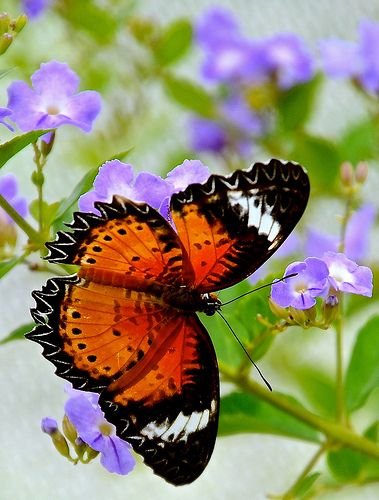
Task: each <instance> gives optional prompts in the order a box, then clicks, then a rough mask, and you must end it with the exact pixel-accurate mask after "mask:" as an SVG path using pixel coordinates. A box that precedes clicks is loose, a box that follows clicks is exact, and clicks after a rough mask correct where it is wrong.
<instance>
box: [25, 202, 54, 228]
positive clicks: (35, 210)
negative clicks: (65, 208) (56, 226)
mask: <svg viewBox="0 0 379 500" xmlns="http://www.w3.org/2000/svg"><path fill="white" fill-rule="evenodd" d="M39 208H40V203H39V200H33V201H32V202H31V203H30V205H29V212H30V215H31V216H32V217H33V219H34V220H36V221H38V219H39V217H38V214H39ZM58 208H59V202H54V203H47V202H46V201H43V202H42V214H43V215H42V218H43V220H44V223H45V224H46V226H48V225H50V223H51V221H52V220H53V219H54V218H55V217H56V214H57V210H58Z"/></svg>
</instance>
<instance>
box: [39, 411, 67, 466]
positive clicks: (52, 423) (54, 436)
mask: <svg viewBox="0 0 379 500" xmlns="http://www.w3.org/2000/svg"><path fill="white" fill-rule="evenodd" d="M41 429H42V432H45V433H46V434H48V435H49V436H50V437H51V440H52V442H53V445H54V446H55V448H56V450H57V451H58V452H59V453H60V454H61V455H63V456H64V457H66V458H69V459H70V460H71V456H70V449H69V447H68V443H67V441H66V439H65V437H64V436H63V434H62V433H61V431H60V430H59V429H58V424H57V421H56V420H54V419H53V418H50V417H45V418H44V419H43V420H42V422H41Z"/></svg>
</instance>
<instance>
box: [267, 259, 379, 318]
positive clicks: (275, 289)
mask: <svg viewBox="0 0 379 500" xmlns="http://www.w3.org/2000/svg"><path fill="white" fill-rule="evenodd" d="M293 273H296V275H295V276H292V277H290V278H288V279H285V280H283V281H278V282H276V283H274V284H273V285H272V289H271V298H272V300H273V301H274V302H275V303H276V304H278V305H279V306H281V307H289V306H291V307H293V308H295V309H300V310H304V309H309V308H311V307H313V306H314V305H315V304H316V298H317V297H321V298H323V299H324V300H326V301H328V298H330V297H333V300H335V301H337V300H338V295H339V294H340V293H353V294H358V295H364V296H366V297H371V295H372V287H373V285H372V272H371V270H370V269H369V268H368V267H365V266H358V264H356V263H355V262H354V261H352V260H350V259H348V258H347V257H346V256H345V255H344V254H342V253H334V252H326V253H325V254H324V255H323V258H322V259H320V258H318V257H308V258H307V259H305V261H304V262H294V263H292V264H290V265H289V266H288V267H287V269H286V271H285V273H284V276H287V275H289V274H293Z"/></svg>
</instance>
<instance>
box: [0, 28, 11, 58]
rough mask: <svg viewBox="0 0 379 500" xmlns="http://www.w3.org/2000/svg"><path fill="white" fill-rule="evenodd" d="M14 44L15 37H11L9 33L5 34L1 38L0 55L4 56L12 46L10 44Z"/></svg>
mask: <svg viewBox="0 0 379 500" xmlns="http://www.w3.org/2000/svg"><path fill="white" fill-rule="evenodd" d="M12 42H13V36H12V35H10V34H9V33H4V34H3V35H1V37H0V55H1V54H4V52H6V51H7V50H8V48H9V46H10V44H11V43H12Z"/></svg>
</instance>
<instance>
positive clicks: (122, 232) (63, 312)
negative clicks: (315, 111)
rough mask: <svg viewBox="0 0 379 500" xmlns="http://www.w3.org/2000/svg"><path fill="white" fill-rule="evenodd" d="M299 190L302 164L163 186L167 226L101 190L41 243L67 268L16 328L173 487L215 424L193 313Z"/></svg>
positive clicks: (275, 227) (300, 199) (245, 261)
mask: <svg viewBox="0 0 379 500" xmlns="http://www.w3.org/2000/svg"><path fill="white" fill-rule="evenodd" d="M308 195H309V182H308V176H307V174H306V173H305V172H304V170H303V169H302V167H300V166H299V165H297V164H293V163H282V162H280V161H278V160H271V161H270V162H269V163H268V164H262V163H257V164H255V165H253V166H252V167H251V168H250V169H249V170H247V171H236V172H234V173H233V174H231V175H230V176H228V177H223V176H217V175H212V176H210V178H209V179H208V181H207V182H205V183H204V184H192V185H190V186H189V187H188V188H187V189H186V190H184V191H183V192H180V193H177V194H175V195H173V197H172V199H171V217H172V221H171V223H172V224H170V223H169V222H168V221H166V220H165V219H164V218H163V217H162V216H161V215H160V214H159V213H158V212H156V211H155V210H154V209H153V208H151V207H150V206H149V205H147V204H145V203H135V202H132V201H130V200H127V199H125V198H122V197H120V196H115V197H114V198H113V201H112V203H96V204H95V206H96V208H97V210H98V212H99V214H89V213H80V212H79V213H76V214H75V216H74V222H73V223H72V224H71V232H60V233H58V236H57V239H56V241H54V242H51V243H48V244H47V247H48V249H49V251H50V253H49V255H48V257H47V258H48V260H49V261H50V262H56V263H67V264H76V265H78V266H79V270H78V273H77V274H76V275H74V276H71V277H64V278H53V279H50V280H49V281H48V282H47V284H46V285H45V287H43V288H42V290H40V291H35V292H34V293H33V296H34V298H35V300H36V307H35V309H33V310H32V315H33V318H34V320H35V321H36V323H37V326H36V327H35V329H34V330H33V331H32V332H31V333H30V334H28V335H27V337H28V338H30V339H31V340H34V341H35V342H38V343H40V344H41V345H42V346H43V355H44V356H45V357H46V358H47V359H49V360H50V361H51V362H52V363H53V364H54V365H55V366H56V373H57V374H58V375H59V376H61V377H63V378H65V379H66V380H69V381H70V382H71V383H72V384H73V386H74V387H75V388H78V389H82V390H87V391H94V392H98V393H100V399H99V403H100V405H101V407H102V409H103V411H104V413H105V416H106V418H107V419H108V420H109V421H110V422H112V423H114V425H115V426H116V429H117V434H118V435H119V436H120V437H121V438H123V439H125V440H127V441H128V442H130V443H131V444H132V446H133V448H134V449H135V450H136V451H137V452H138V453H141V454H142V455H143V457H144V460H145V463H146V464H148V465H150V466H151V467H152V468H153V470H154V472H155V473H156V474H158V475H160V476H162V477H163V478H165V479H166V480H167V481H169V482H171V483H173V484H176V485H179V484H186V483H189V482H192V481H193V480H195V479H196V478H197V477H198V476H199V475H200V474H201V473H202V472H203V470H204V468H205V467H206V465H207V463H208V461H209V459H210V456H211V454H212V451H213V447H214V443H215V439H216V434H217V423H218V411H219V378H218V366H217V359H216V355H215V351H214V348H213V345H212V342H211V340H210V337H209V335H208V333H207V331H206V330H205V328H204V326H203V325H202V323H201V322H200V320H199V318H198V316H197V314H196V313H197V312H204V313H205V314H207V315H212V314H215V312H217V311H218V310H219V309H220V307H221V304H220V301H219V300H218V298H217V295H216V293H215V292H217V291H218V290H222V289H223V288H227V287H229V286H231V285H233V284H235V283H237V282H239V281H241V280H242V279H244V278H245V277H247V276H249V275H250V274H251V273H252V272H254V271H255V270H256V269H257V268H258V267H259V266H260V265H261V264H262V263H263V262H264V261H265V260H267V258H268V257H269V256H270V255H271V254H272V253H273V252H274V251H275V250H276V249H277V248H278V247H279V246H280V244H281V243H282V242H283V241H284V240H285V238H286V237H287V236H288V235H289V233H290V232H291V231H292V229H293V228H294V226H295V225H296V223H297V222H298V220H299V218H300V217H301V215H302V213H303V211H304V209H305V206H306V203H307V200H308Z"/></svg>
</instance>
